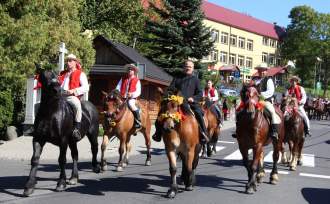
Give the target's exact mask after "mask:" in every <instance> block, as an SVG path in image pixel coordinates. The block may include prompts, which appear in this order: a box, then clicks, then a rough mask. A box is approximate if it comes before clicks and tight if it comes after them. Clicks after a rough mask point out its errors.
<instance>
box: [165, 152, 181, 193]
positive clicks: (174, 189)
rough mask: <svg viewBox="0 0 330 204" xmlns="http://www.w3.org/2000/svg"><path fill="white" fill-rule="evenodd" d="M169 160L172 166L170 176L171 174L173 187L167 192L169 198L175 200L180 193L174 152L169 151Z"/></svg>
mask: <svg viewBox="0 0 330 204" xmlns="http://www.w3.org/2000/svg"><path fill="white" fill-rule="evenodd" d="M167 158H168V161H169V164H170V174H171V187H170V189H169V190H168V191H167V197H169V198H174V197H175V195H176V194H177V192H178V184H177V182H176V169H177V168H176V154H175V151H173V150H168V151H167Z"/></svg>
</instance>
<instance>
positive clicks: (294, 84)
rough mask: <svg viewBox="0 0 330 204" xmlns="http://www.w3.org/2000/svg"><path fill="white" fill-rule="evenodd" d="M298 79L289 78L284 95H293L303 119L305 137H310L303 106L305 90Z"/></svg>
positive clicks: (307, 120) (294, 77)
mask: <svg viewBox="0 0 330 204" xmlns="http://www.w3.org/2000/svg"><path fill="white" fill-rule="evenodd" d="M299 83H300V78H299V77H298V76H292V77H291V78H290V87H289V88H288V90H287V91H286V93H285V95H286V96H287V95H294V96H295V97H296V98H297V100H298V111H299V113H300V115H301V116H302V117H303V119H304V124H305V135H306V136H312V135H311V133H310V124H309V118H308V116H307V114H306V112H305V109H304V104H305V103H306V99H307V96H306V92H305V89H304V88H303V87H302V86H300V85H299Z"/></svg>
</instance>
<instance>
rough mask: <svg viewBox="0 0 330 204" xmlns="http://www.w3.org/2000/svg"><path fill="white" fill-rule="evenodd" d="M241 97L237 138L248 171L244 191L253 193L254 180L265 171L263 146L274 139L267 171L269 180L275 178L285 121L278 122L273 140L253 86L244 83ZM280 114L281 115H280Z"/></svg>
mask: <svg viewBox="0 0 330 204" xmlns="http://www.w3.org/2000/svg"><path fill="white" fill-rule="evenodd" d="M241 97H242V100H243V102H244V104H245V105H246V106H245V108H244V109H243V112H242V113H241V116H240V119H239V120H238V121H237V130H236V131H237V140H238V145H239V150H240V152H241V154H242V158H243V164H244V166H245V168H246V170H247V172H248V183H247V184H246V189H245V192H246V193H248V194H252V193H253V191H256V181H257V182H261V179H262V177H263V176H264V175H265V173H264V169H263V155H264V154H263V146H265V145H268V144H269V143H271V142H272V143H273V149H274V152H273V168H272V172H271V175H270V183H272V184H276V183H277V182H278V172H277V161H278V158H279V152H280V151H282V148H283V147H282V142H283V138H284V124H283V121H282V122H281V124H280V132H279V138H278V141H272V139H271V138H270V137H269V136H268V134H269V132H270V123H269V121H268V119H267V118H266V117H265V116H264V113H263V112H264V111H263V107H262V102H260V101H259V94H258V91H257V89H256V88H255V87H253V86H251V87H243V89H242V93H241ZM281 118H282V115H281ZM249 149H252V150H253V160H252V163H251V164H250V163H249V160H248V155H249V154H248V150H249Z"/></svg>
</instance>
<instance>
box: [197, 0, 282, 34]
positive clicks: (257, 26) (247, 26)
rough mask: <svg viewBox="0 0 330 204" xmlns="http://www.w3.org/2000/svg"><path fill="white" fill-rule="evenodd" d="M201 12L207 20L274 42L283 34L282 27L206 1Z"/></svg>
mask: <svg viewBox="0 0 330 204" xmlns="http://www.w3.org/2000/svg"><path fill="white" fill-rule="evenodd" d="M202 10H203V11H204V14H205V17H206V19H208V20H211V21H216V22H219V23H222V24H226V25H228V26H232V27H235V28H239V29H242V30H245V31H249V32H252V33H255V34H259V35H262V36H267V37H270V38H273V39H276V40H279V39H280V38H281V37H283V35H284V34H285V28H283V27H280V26H277V25H274V24H273V23H268V22H265V21H262V20H259V19H256V18H254V17H252V16H249V15H246V14H243V13H239V12H237V11H233V10H230V9H227V8H224V7H222V6H219V5H216V4H213V3H210V2H207V1H203V3H202Z"/></svg>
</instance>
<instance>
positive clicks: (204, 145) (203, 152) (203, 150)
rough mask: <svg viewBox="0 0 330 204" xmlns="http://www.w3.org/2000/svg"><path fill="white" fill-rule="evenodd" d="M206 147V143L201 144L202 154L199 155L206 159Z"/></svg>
mask: <svg viewBox="0 0 330 204" xmlns="http://www.w3.org/2000/svg"><path fill="white" fill-rule="evenodd" d="M206 149H207V144H203V145H202V155H201V157H202V158H203V159H206V158H207V156H206Z"/></svg>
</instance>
